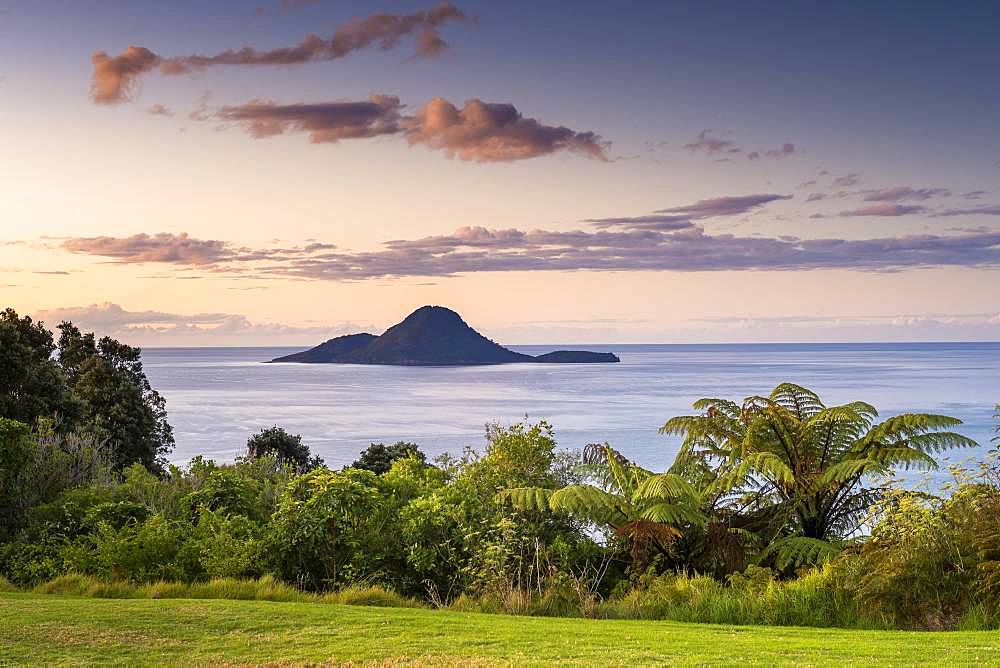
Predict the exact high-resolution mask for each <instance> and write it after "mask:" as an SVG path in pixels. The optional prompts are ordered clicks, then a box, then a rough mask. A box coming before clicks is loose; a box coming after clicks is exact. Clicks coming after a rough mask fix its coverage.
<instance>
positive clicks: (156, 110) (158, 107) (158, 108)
mask: <svg viewBox="0 0 1000 668" xmlns="http://www.w3.org/2000/svg"><path fill="white" fill-rule="evenodd" d="M146 113H148V114H151V115H153V116H173V115H174V112H172V111H171V110H170V108H169V107H167V106H165V105H162V104H154V105H153V106H151V107H150V108H149V109H147V110H146Z"/></svg>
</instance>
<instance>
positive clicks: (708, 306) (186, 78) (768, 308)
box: [0, 0, 1000, 346]
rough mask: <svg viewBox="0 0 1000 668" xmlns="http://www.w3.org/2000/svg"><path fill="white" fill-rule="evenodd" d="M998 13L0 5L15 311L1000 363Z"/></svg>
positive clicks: (172, 339) (2, 230)
mask: <svg viewBox="0 0 1000 668" xmlns="http://www.w3.org/2000/svg"><path fill="white" fill-rule="evenodd" d="M998 71H1000V9H998V7H997V4H996V3H992V2H982V3H976V2H963V3H955V4H949V5H942V4H941V3H920V2H912V1H911V2H878V3H860V2H859V3H812V2H790V3H763V2H760V3H758V2H748V3H744V2H718V3H716V2H642V3H640V2H636V3H612V2H600V3H598V2H575V3H556V2H550V3H539V2H524V3H520V2H510V3H506V2H472V1H466V0H455V2H454V4H452V5H448V4H443V5H442V4H439V5H435V4H433V0H431V1H430V2H392V1H389V0H385V1H384V2H379V3H377V4H376V3H368V2H343V1H338V0H284V1H282V0H257V1H256V2H254V1H252V0H251V1H248V2H238V1H235V0H233V1H228V2H223V1H217V2H211V1H188V2H184V1H177V0H175V1H172V2H169V3H163V2H138V1H135V2H128V1H125V0H72V1H71V0H65V1H62V0H44V1H40V0H0V127H2V128H3V130H0V302H2V303H3V305H9V306H12V307H14V308H15V309H17V310H18V311H19V312H22V313H29V314H32V315H36V316H38V317H40V318H42V319H44V320H45V321H46V322H47V323H49V324H50V325H55V324H57V323H58V321H59V320H60V319H63V318H69V319H72V320H74V321H75V322H78V323H79V324H81V325H83V326H84V327H87V328H88V329H95V330H97V331H99V332H101V333H110V334H114V335H117V336H120V337H122V338H123V339H125V340H126V341H128V342H133V343H139V344H143V345H147V346H152V345H272V344H273V345H279V344H289V345H305V344H309V343H316V342H318V341H320V340H322V339H324V338H328V337H329V336H333V335H336V334H341V333H346V332H348V331H356V330H358V329H366V330H369V331H374V332H376V333H378V332H379V331H381V330H382V329H384V328H385V327H387V326H389V325H391V324H393V323H395V322H396V321H398V320H400V319H401V318H402V317H403V316H404V315H406V314H407V313H408V312H410V311H411V310H413V309H414V308H416V307H418V306H420V305H422V304H441V305H445V306H449V307H451V308H454V309H456V310H457V311H459V312H460V313H461V314H462V315H463V316H464V317H465V318H466V320H467V321H468V322H469V323H470V324H471V325H473V326H474V327H476V328H477V329H479V330H480V331H482V332H483V333H484V334H487V335H489V336H491V337H492V338H495V339H497V340H499V341H501V342H503V343H511V344H515V343H598V342H607V343H616V342H664V343H670V342H730V341H747V342H753V341H895V340H900V341H905V340H997V339H1000V290H998V288H1000V271H998V267H1000V128H998V120H997V119H1000V85H997V76H998V75H997V73H998Z"/></svg>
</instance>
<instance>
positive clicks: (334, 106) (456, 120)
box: [215, 95, 610, 162]
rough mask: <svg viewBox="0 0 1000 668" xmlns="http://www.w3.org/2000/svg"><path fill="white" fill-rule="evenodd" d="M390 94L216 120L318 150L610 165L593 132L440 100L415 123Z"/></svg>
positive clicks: (250, 108) (265, 107)
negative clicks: (401, 147) (395, 144)
mask: <svg viewBox="0 0 1000 668" xmlns="http://www.w3.org/2000/svg"><path fill="white" fill-rule="evenodd" d="M402 108H403V105H401V104H400V102H399V98H397V97H395V96H392V95H373V96H372V97H371V99H370V100H368V101H365V102H326V103H317V104H287V105H281V104H275V103H273V102H268V101H262V100H258V101H254V102H251V103H249V104H245V105H241V106H231V107H223V108H222V109H220V110H219V112H218V113H217V114H216V116H215V117H216V118H218V119H219V120H222V121H229V122H235V123H238V124H240V125H242V126H243V127H244V129H245V130H246V131H247V132H248V133H249V134H250V135H251V136H253V137H255V138H257V139H260V138H263V137H270V136H274V135H278V134H283V133H285V132H304V133H307V134H308V135H309V138H310V140H311V141H312V142H314V143H331V142H336V141H339V140H341V139H354V138H367V137H377V136H381V135H397V134H398V135H401V136H403V137H405V138H406V140H407V141H408V142H409V143H410V145H416V144H423V145H425V146H427V147H429V148H432V149H437V150H442V151H444V152H445V153H446V154H447V155H448V156H450V157H457V158H459V159H460V160H466V161H475V162H509V161H513V160H523V159H527V158H535V157H539V156H543V155H548V154H551V153H555V152H557V151H570V152H574V153H578V154H581V155H584V156H586V157H589V158H595V159H597V160H608V157H607V149H608V147H609V146H610V142H607V141H605V140H604V139H603V138H601V137H600V135H598V134H596V133H594V132H578V131H575V130H571V129H570V128H567V127H564V126H553V125H546V124H545V123H542V122H541V121H538V120H536V119H534V118H527V117H525V116H523V115H521V113H520V112H519V111H518V110H517V109H516V108H515V107H514V105H512V104H505V103H490V102H483V101H482V100H478V99H471V100H468V101H466V103H465V105H464V106H463V107H462V108H461V109H459V108H458V107H456V106H455V105H453V104H452V103H450V102H448V101H447V100H445V99H443V98H435V99H433V100H431V101H430V102H428V103H427V104H425V105H424V106H423V107H422V108H421V109H419V110H418V111H417V112H416V113H415V114H414V115H412V116H404V115H403V114H402V113H401V110H402Z"/></svg>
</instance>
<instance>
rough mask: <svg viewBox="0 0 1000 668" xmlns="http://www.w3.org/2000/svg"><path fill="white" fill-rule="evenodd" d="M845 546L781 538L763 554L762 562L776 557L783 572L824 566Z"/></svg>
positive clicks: (803, 537) (761, 555) (775, 563)
mask: <svg viewBox="0 0 1000 668" xmlns="http://www.w3.org/2000/svg"><path fill="white" fill-rule="evenodd" d="M842 550H843V546H841V545H840V544H838V543H834V542H830V541H826V540H820V539H819V538H806V537H805V536H789V537H788V538H779V539H778V540H776V541H774V542H773V543H771V544H770V545H768V546H767V547H765V548H764V549H763V550H762V551H761V553H760V558H761V559H762V560H764V559H767V558H769V557H771V556H772V555H773V556H774V558H775V559H774V565H775V566H777V567H778V568H779V569H781V570H785V569H786V568H798V567H799V566H807V565H808V566H816V565H819V564H824V563H826V562H828V561H830V560H831V559H833V558H834V557H835V556H837V555H838V554H840V552H841V551H842Z"/></svg>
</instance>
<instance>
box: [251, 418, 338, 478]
mask: <svg viewBox="0 0 1000 668" xmlns="http://www.w3.org/2000/svg"><path fill="white" fill-rule="evenodd" d="M247 457H248V458H250V459H259V458H261V457H274V458H275V460H276V461H277V462H278V464H279V465H281V466H291V467H292V468H293V469H295V471H296V472H298V473H305V472H307V471H311V470H313V469H316V468H321V467H322V466H323V460H322V459H321V458H320V457H313V456H311V454H310V452H309V446H308V445H306V444H304V443H303V442H302V436H300V435H299V434H289V433H288V432H287V431H285V430H284V428H283V427H278V426H275V427H269V428H267V429H261V430H260V431H259V432H257V433H256V434H254V435H253V436H251V437H250V438H249V439H248V440H247Z"/></svg>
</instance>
